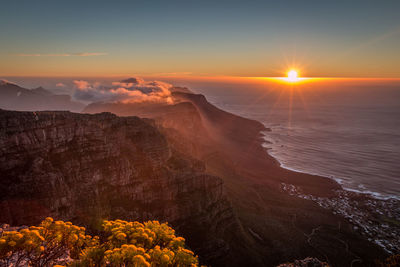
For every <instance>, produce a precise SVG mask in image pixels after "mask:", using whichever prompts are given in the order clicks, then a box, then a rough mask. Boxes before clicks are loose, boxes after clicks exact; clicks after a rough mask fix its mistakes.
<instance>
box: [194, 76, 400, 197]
mask: <svg viewBox="0 0 400 267" xmlns="http://www.w3.org/2000/svg"><path fill="white" fill-rule="evenodd" d="M399 85H400V84H399V83H398V82H394V83H387V82H385V81H378V82H377V81H373V82H372V81H366V82H365V81H363V82H349V81H341V82H337V81H329V82H327V81H318V82H316V83H315V84H307V83H305V84H300V85H293V84H280V85H279V86H276V85H274V84H272V83H270V82H267V83H265V84H264V86H265V88H264V90H262V86H261V90H260V85H259V84H256V85H255V84H253V83H249V84H242V85H241V86H240V87H239V88H238V87H237V86H234V85H231V86H229V85H226V84H225V89H224V90H218V88H217V87H218V85H213V86H212V88H210V87H208V88H207V89H204V88H206V86H203V87H201V86H194V87H195V90H196V91H198V92H202V93H205V94H206V96H207V98H208V99H209V100H210V101H211V102H212V103H213V104H215V105H217V106H218V107H220V108H222V109H224V110H226V111H229V112H232V113H234V114H237V115H240V116H243V117H247V118H251V119H255V120H258V121H260V122H262V123H263V124H264V125H265V126H266V127H267V128H269V129H271V131H266V132H264V138H265V141H266V142H265V144H264V146H265V148H266V149H268V151H269V153H270V155H272V156H273V157H275V158H276V159H277V160H278V161H279V162H280V163H281V165H282V166H283V167H285V168H287V169H291V170H296V171H300V172H305V173H311V174H317V175H322V176H326V177H331V178H333V179H335V180H337V181H338V182H339V183H341V184H342V186H343V187H344V188H345V189H348V190H353V191H357V192H362V193H369V194H372V195H374V196H375V197H377V198H383V199H387V198H397V199H400V86H399ZM222 86H223V84H222Z"/></svg>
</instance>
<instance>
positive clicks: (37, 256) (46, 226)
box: [0, 218, 93, 266]
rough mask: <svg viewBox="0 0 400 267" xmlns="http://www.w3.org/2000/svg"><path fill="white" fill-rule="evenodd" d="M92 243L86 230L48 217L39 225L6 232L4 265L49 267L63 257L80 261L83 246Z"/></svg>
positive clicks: (0, 255)
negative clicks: (47, 266)
mask: <svg viewBox="0 0 400 267" xmlns="http://www.w3.org/2000/svg"><path fill="white" fill-rule="evenodd" d="M92 242H93V239H92V237H91V236H86V235H85V228H83V227H78V226H75V225H72V223H70V222H63V221H54V220H53V219H52V218H46V219H45V220H44V221H42V223H41V224H40V225H39V226H31V227H29V228H26V229H21V230H19V231H3V233H2V234H1V237H0V263H3V264H4V265H6V266H8V265H10V264H11V263H13V264H14V266H19V265H21V266H26V265H28V264H29V265H32V266H45V265H48V264H50V263H52V262H54V261H55V260H56V259H59V258H62V257H63V256H69V257H71V258H76V259H77V258H78V257H79V253H80V251H81V249H82V247H84V246H87V245H89V244H91V243H92ZM66 252H67V253H68V254H66Z"/></svg>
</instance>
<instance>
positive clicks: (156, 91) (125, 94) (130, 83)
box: [74, 78, 173, 103]
mask: <svg viewBox="0 0 400 267" xmlns="http://www.w3.org/2000/svg"><path fill="white" fill-rule="evenodd" d="M74 88H75V92H74V98H75V99H77V100H81V101H88V102H99V101H102V102H124V103H133V102H144V101H148V102H167V103H171V102H172V99H171V97H170V96H171V89H172V88H173V86H172V85H171V84H169V83H166V82H160V81H145V80H143V79H141V78H130V79H127V80H123V81H119V82H112V84H111V86H106V85H103V84H101V83H98V82H94V83H90V82H88V81H84V80H75V81H74Z"/></svg>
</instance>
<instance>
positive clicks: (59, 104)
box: [0, 80, 84, 112]
mask: <svg viewBox="0 0 400 267" xmlns="http://www.w3.org/2000/svg"><path fill="white" fill-rule="evenodd" d="M83 107H84V105H83V104H81V103H79V102H75V101H72V100H71V97H70V96H69V95H56V94H53V93H52V92H50V91H48V90H46V89H44V88H42V87H38V88H35V89H32V90H29V89H25V88H22V87H20V86H18V85H16V84H13V83H10V82H7V81H4V80H1V81H0V108H2V109H10V110H21V111H23V110H26V111H37V110H69V111H75V112H79V111H81V110H82V109H83Z"/></svg>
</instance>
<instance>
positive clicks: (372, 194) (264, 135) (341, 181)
mask: <svg viewBox="0 0 400 267" xmlns="http://www.w3.org/2000/svg"><path fill="white" fill-rule="evenodd" d="M264 126H265V127H266V128H267V129H269V128H268V127H267V126H266V125H264ZM268 132H270V130H268V131H261V132H260V133H261V135H262V138H263V139H264V140H265V142H264V143H262V147H263V148H265V150H266V151H267V153H268V155H270V156H271V157H273V158H274V159H275V160H276V161H277V162H278V163H279V166H280V167H281V168H284V169H286V170H289V171H293V172H298V173H304V174H310V175H316V176H321V177H324V178H328V179H332V180H334V181H335V182H337V183H338V184H339V185H340V186H341V187H342V189H343V190H345V191H349V192H353V193H357V194H362V195H366V196H369V197H371V198H375V199H377V200H392V199H395V200H397V201H400V196H395V195H383V194H382V193H379V192H375V191H371V190H358V189H354V188H350V187H347V186H346V185H345V183H344V179H343V178H340V177H337V176H334V175H326V174H323V173H318V172H312V171H305V170H299V169H295V168H293V167H290V166H288V165H286V164H285V163H283V162H282V161H281V160H280V159H279V157H278V156H277V155H274V153H272V152H271V151H272V150H273V148H272V147H270V146H269V145H270V144H273V141H271V140H270V139H269V138H267V135H268ZM360 185H362V184H360Z"/></svg>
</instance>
